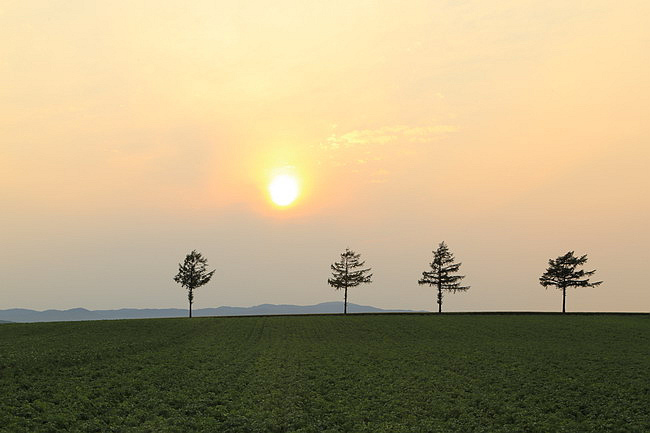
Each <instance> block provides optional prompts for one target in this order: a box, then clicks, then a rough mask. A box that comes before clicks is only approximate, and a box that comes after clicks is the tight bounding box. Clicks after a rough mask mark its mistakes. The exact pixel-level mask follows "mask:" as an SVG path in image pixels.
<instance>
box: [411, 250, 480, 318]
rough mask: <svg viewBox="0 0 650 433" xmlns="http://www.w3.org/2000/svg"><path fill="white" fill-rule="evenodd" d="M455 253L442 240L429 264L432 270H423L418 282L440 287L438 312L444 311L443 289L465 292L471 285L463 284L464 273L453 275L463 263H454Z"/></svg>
mask: <svg viewBox="0 0 650 433" xmlns="http://www.w3.org/2000/svg"><path fill="white" fill-rule="evenodd" d="M454 260H455V259H454V255H453V254H452V253H451V252H450V251H449V248H448V247H447V244H445V243H444V242H441V243H440V245H438V249H437V250H435V251H433V261H432V262H431V263H430V264H429V266H431V270H430V271H424V272H422V278H421V279H420V280H418V284H428V285H429V286H435V287H437V288H438V313H442V291H443V290H449V291H451V292H454V293H456V292H459V291H460V292H464V291H466V290H468V289H469V286H461V285H460V280H462V279H463V278H465V276H464V275H452V274H454V273H456V272H458V269H459V268H460V265H461V263H454Z"/></svg>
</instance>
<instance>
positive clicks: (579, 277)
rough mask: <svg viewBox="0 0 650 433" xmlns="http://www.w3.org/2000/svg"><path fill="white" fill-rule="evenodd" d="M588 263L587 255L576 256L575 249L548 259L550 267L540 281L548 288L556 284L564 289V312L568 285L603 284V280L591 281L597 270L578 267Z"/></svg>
mask: <svg viewBox="0 0 650 433" xmlns="http://www.w3.org/2000/svg"><path fill="white" fill-rule="evenodd" d="M585 263H587V255H586V254H585V255H584V256H580V257H576V256H574V255H573V251H569V252H568V253H566V254H565V255H563V256H560V257H558V258H556V259H555V260H553V259H550V260H549V261H548V268H547V269H546V272H544V274H543V275H542V276H541V277H540V278H539V283H540V284H541V285H542V286H544V288H548V286H555V287H556V288H557V289H559V290H562V312H563V313H565V312H566V289H567V287H596V286H599V285H601V284H602V283H603V282H602V281H596V282H594V283H592V282H590V281H589V278H588V277H590V276H592V275H593V274H594V273H596V270H593V271H585V270H583V269H580V270H577V269H578V267H580V266H582V265H584V264H585Z"/></svg>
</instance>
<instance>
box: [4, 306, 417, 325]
mask: <svg viewBox="0 0 650 433" xmlns="http://www.w3.org/2000/svg"><path fill="white" fill-rule="evenodd" d="M409 311H411V310H384V309H381V308H376V307H372V306H368V305H357V304H350V303H348V312H350V313H382V312H409ZM341 312H343V302H323V303H320V304H316V305H287V304H280V305H276V304H261V305H255V306H253V307H228V306H222V307H216V308H200V309H197V310H194V312H193V315H194V316H195V317H208V316H253V315H274V314H332V313H341ZM186 316H187V309H182V308H144V309H139V308H122V309H117V310H87V309H85V308H72V309H69V310H45V311H36V310H29V309H25V308H12V309H9V310H0V322H2V321H9V322H23V323H24V322H59V321H65V322H67V321H78V320H114V319H152V318H164V317H186Z"/></svg>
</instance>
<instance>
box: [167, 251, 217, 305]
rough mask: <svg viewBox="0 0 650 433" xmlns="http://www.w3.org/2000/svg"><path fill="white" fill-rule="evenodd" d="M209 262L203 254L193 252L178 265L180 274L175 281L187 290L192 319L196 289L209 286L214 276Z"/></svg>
mask: <svg viewBox="0 0 650 433" xmlns="http://www.w3.org/2000/svg"><path fill="white" fill-rule="evenodd" d="M207 267H208V260H207V259H206V258H205V257H203V256H202V255H201V253H198V252H196V250H192V252H191V253H189V254H188V255H187V256H185V261H184V262H183V263H182V264H181V263H179V264H178V274H176V276H175V277H174V281H176V282H177V283H179V284H180V285H181V286H182V287H185V288H186V289H187V300H188V301H189V303H190V317H192V302H193V301H194V289H196V288H199V287H201V286H203V285H204V284H207V283H208V281H210V278H212V275H213V274H214V270H212V271H208V270H207Z"/></svg>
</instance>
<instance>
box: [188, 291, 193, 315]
mask: <svg viewBox="0 0 650 433" xmlns="http://www.w3.org/2000/svg"><path fill="white" fill-rule="evenodd" d="M192 298H193V296H192V291H191V290H190V291H189V292H188V293H187V300H188V301H189V303H190V318H192Z"/></svg>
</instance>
